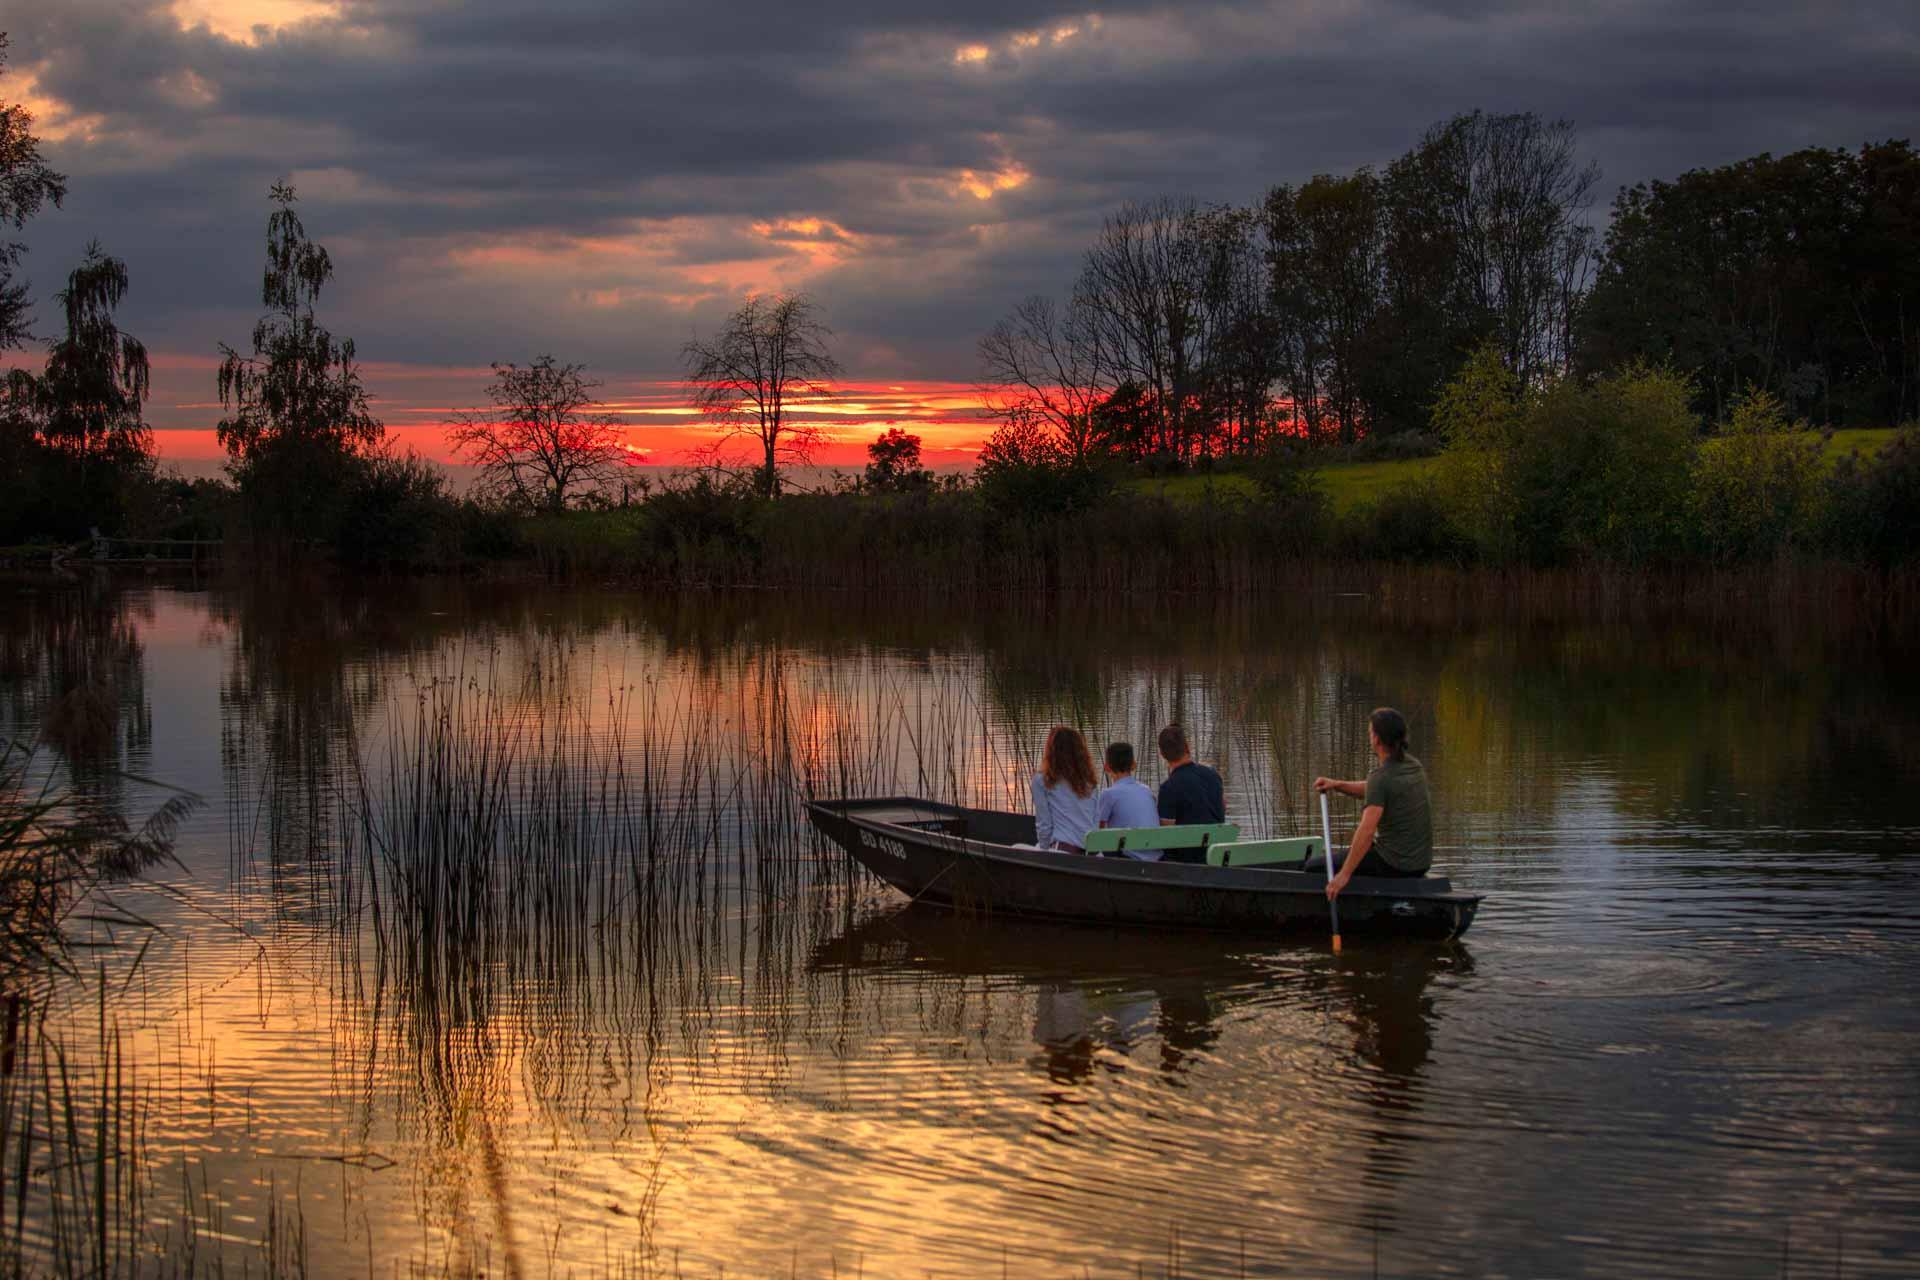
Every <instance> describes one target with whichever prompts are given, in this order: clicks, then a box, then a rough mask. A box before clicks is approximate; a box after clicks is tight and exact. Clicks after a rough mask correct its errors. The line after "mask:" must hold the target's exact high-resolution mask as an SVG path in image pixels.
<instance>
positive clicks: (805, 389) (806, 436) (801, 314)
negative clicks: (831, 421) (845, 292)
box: [680, 293, 840, 498]
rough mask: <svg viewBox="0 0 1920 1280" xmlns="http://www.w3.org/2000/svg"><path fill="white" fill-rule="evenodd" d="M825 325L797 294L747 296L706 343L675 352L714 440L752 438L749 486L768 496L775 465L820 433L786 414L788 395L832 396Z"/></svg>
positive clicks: (776, 483) (799, 456)
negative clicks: (754, 462)
mask: <svg viewBox="0 0 1920 1280" xmlns="http://www.w3.org/2000/svg"><path fill="white" fill-rule="evenodd" d="M832 338H833V330H832V329H830V328H828V327H827V324H826V322H825V321H824V320H822V319H821V318H820V310H819V308H818V307H817V306H816V305H815V304H814V302H813V301H812V299H810V298H808V297H806V296H805V295H804V294H791V293H776V294H772V295H765V294H752V295H750V296H749V297H748V298H747V300H746V302H745V303H744V304H742V305H741V307H740V309H739V310H737V311H735V312H734V313H733V314H732V315H730V316H728V317H727V320H726V323H725V324H723V325H722V326H721V327H720V332H719V333H717V334H716V335H714V337H712V338H711V339H709V340H707V341H701V340H700V339H699V338H698V337H695V338H694V339H693V340H692V341H690V342H688V343H687V345H686V346H685V347H683V348H682V349H681V353H680V354H681V360H682V362H683V363H684V364H685V366H686V370H687V381H688V382H689V383H690V384H691V386H692V388H693V407H694V408H695V409H697V410H698V411H699V412H700V413H702V414H704V415H705V416H706V417H708V418H709V419H711V420H712V421H713V423H714V424H715V426H717V427H718V428H719V430H720V442H721V443H723V444H724V443H725V442H727V441H729V440H734V439H739V438H742V437H745V438H748V439H751V440H754V441H756V442H757V443H758V444H759V446H760V450H761V463H760V465H759V467H758V468H757V475H756V480H755V483H756V485H757V487H758V488H759V490H760V492H761V494H762V495H764V496H765V497H768V498H771V497H773V496H774V495H775V494H777V493H779V491H780V465H781V463H782V462H802V463H803V462H806V461H807V460H808V459H809V458H810V457H811V456H812V453H813V450H814V448H815V447H816V446H817V445H818V444H819V443H820V440H821V432H820V429H819V428H818V427H816V426H813V425H812V424H810V423H806V422H795V421H794V420H793V419H792V418H791V417H789V416H788V413H789V407H790V401H791V400H792V398H793V397H795V396H818V397H824V396H828V395H831V394H832V391H831V390H830V389H829V388H828V387H827V385H826V384H827V382H828V381H829V380H830V379H833V378H837V377H839V376H840V363H839V361H837V360H835V359H834V358H833V353H832V352H831V351H830V350H829V349H828V345H827V344H828V343H829V342H830V341H831V340H832Z"/></svg>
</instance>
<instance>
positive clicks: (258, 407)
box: [215, 182, 386, 532]
mask: <svg viewBox="0 0 1920 1280" xmlns="http://www.w3.org/2000/svg"><path fill="white" fill-rule="evenodd" d="M269 196H270V198H271V199H272V201H273V203H274V205H275V206H276V207H275V209H274V210H273V212H272V213H271V214H270V215H268V217H267V262H266V272H265V275H264V277H263V281H262V285H261V291H260V297H261V302H262V303H263V304H264V305H265V307H266V313H265V314H264V315H262V316H261V317H260V321H259V323H257V324H256V325H255V326H254V329H253V352H252V354H251V355H242V354H241V353H240V352H239V351H237V350H235V349H234V348H232V347H230V346H227V345H226V344H225V343H222V344H221V346H220V351H221V357H222V358H221V361H220V375H219V390H220V404H221V407H222V409H223V410H224V412H225V414H226V416H225V417H223V418H222V419H221V421H220V423H219V425H218V426H217V427H216V428H215V434H216V435H217V437H218V438H219V441H220V443H221V444H222V445H223V446H225V448H226V450H227V453H228V455H229V457H230V458H231V462H230V463H229V468H228V469H229V470H230V471H231V472H232V474H233V476H234V478H235V479H236V480H237V481H238V482H239V483H240V486H241V489H242V491H243V492H244V493H245V494H246V495H247V497H248V499H249V501H248V508H249V513H250V515H251V517H252V519H253V520H254V522H255V524H256V527H258V526H260V525H262V524H265V525H270V526H273V527H276V528H279V529H288V530H292V529H303V530H307V531H309V532H311V531H314V530H316V529H322V528H325V527H326V522H325V517H326V514H327V513H326V511H324V510H323V508H324V507H325V505H326V504H328V503H329V502H331V501H333V500H335V499H336V498H337V497H338V495H339V493H340V491H341V490H342V488H343V487H344V485H345V484H346V483H347V482H348V480H349V478H350V476H351V474H352V464H353V462H354V460H355V458H356V457H357V456H360V455H364V454H366V453H368V452H370V451H372V450H373V449H374V448H376V447H377V446H378V445H379V444H380V442H381V441H382V439H383V438H384V437H385V434H386V430H385V428H384V427H383V426H382V425H381V423H380V421H379V419H377V418H375V417H374V415H373V411H372V409H371V408H370V407H369V406H368V404H367V393H366V389H365V388H364V387H363V386H361V383H360V369H359V366H358V365H357V364H356V363H355V360H354V348H353V341H352V339H350V338H335V337H334V336H333V334H332V333H331V332H329V331H328V330H327V328H326V327H325V326H324V325H322V324H321V323H320V321H319V319H318V318H317V316H316V315H315V310H314V304H315V303H316V302H317V300H318V299H319V297H320V291H321V289H323V288H324V287H325V286H326V284H327V282H328V281H329V280H331V279H332V278H333V260H332V259H331V258H330V257H328V255H327V251H326V249H324V248H323V247H321V246H320V245H318V244H316V243H314V242H313V241H312V240H311V239H309V238H308V236H307V231H306V227H305V226H304V225H303V224H302V223H301V221H300V215H299V214H298V213H296V212H295V211H294V207H293V206H294V201H295V195H294V190H293V187H292V186H290V185H288V184H286V183H284V182H280V183H275V184H274V185H273V187H272V189H271V190H270V192H269Z"/></svg>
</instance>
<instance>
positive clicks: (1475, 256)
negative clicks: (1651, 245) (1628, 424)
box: [1416, 111, 1600, 383]
mask: <svg viewBox="0 0 1920 1280" xmlns="http://www.w3.org/2000/svg"><path fill="white" fill-rule="evenodd" d="M1577 147H1578V133H1577V131H1576V130H1575V128H1574V126H1573V125H1572V123H1570V122H1569V121H1565V120H1553V121H1548V120H1543V119H1541V118H1540V117H1539V116H1537V115H1534V114H1532V113H1531V112H1528V113H1525V114H1518V115H1488V114H1486V113H1485V112H1482V111H1474V112H1471V113H1469V114H1466V115H1459V116H1455V117H1454V118H1453V119H1451V120H1448V121H1447V122H1445V123H1444V124H1438V125H1435V126H1434V127H1433V128H1432V129H1430V130H1428V131H1427V135H1426V136H1425V137H1424V138H1422V139H1421V140H1420V145H1419V147H1418V148H1416V155H1417V156H1418V157H1419V158H1420V159H1421V160H1422V161H1423V162H1424V163H1425V164H1426V166H1427V170H1428V173H1429V174H1430V175H1431V180H1432V182H1433V191H1434V196H1435V198H1437V200H1438V201H1439V203H1440V205H1441V208H1442V209H1443V210H1444V216H1445V219H1446V221H1447V223H1448V224H1449V227H1450V230H1451V232H1452V235H1453V237H1454V242H1455V244H1456V245H1457V247H1458V252H1459V253H1460V255H1461V262H1460V268H1461V271H1462V273H1463V274H1462V279H1463V282H1464V284H1465V288H1466V292H1467V296H1468V298H1469V300H1470V302H1471V303H1472V305H1474V306H1475V307H1476V308H1477V309H1478V310H1479V311H1480V312H1481V313H1482V314H1483V315H1484V316H1486V317H1487V319H1488V321H1489V323H1490V325H1491V328H1492V331H1493V335H1494V339H1495V341H1497V342H1498V343H1499V344H1500V352H1501V356H1502V357H1503V358H1504V359H1505V360H1506V362H1507V367H1508V368H1510V369H1512V370H1513V371H1514V372H1515V373H1517V374H1519V375H1520V378H1521V381H1522V382H1523V383H1525V382H1527V381H1530V380H1531V379H1533V378H1534V377H1537V376H1539V375H1540V374H1542V373H1546V372H1550V371H1554V370H1559V369H1563V368H1565V366H1566V361H1567V355H1568V351H1567V345H1568V337H1569V320H1570V316H1571V312H1572V310H1573V308H1574V305H1575V304H1576V303H1577V302H1578V300H1579V298H1580V296H1581V295H1582V294H1583V293H1584V292H1585V290H1586V286H1587V282H1588V276H1589V275H1590V273H1591V268H1592V264H1593V257H1594V250H1595V240H1594V232H1593V229H1592V227H1591V226H1590V225H1589V224H1588V222H1587V217H1586V215H1587V210H1588V208H1589V206H1591V204H1592V202H1593V192H1594V188H1595V187H1596V186H1597V185H1598V184H1599V181H1600V171H1599V168H1598V166H1596V165H1594V164H1593V163H1591V162H1588V163H1585V164H1583V163H1581V161H1580V159H1579V155H1578V150H1577Z"/></svg>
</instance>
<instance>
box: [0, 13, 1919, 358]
mask: <svg viewBox="0 0 1920 1280" xmlns="http://www.w3.org/2000/svg"><path fill="white" fill-rule="evenodd" d="M263 2H266V0H263ZM271 3H272V5H273V8H274V10H275V11H277V13H278V15H279V16H280V17H281V18H282V20H283V21H284V20H285V18H286V16H287V15H288V13H289V12H290V9H291V5H290V3H289V0H271ZM246 12H247V4H246V3H245V0H182V3H181V4H180V5H178V6H176V5H174V4H169V3H162V2H161V0H60V2H59V3H55V4H48V3H46V0H0V28H4V29H7V30H9V31H10V32H11V33H12V35H13V40H14V60H15V68H14V70H13V71H12V72H11V73H10V75H9V78H8V80H6V81H0V98H10V97H11V96H12V93H9V92H8V90H9V89H11V90H13V92H18V91H19V90H20V89H21V87H22V86H23V84H24V83H25V81H26V80H28V79H30V80H31V81H32V83H33V85H34V90H33V93H34V97H35V98H36V99H37V100H45V101H48V102H52V103H56V104H58V106H59V108H60V110H61V112H62V113H64V115H63V118H58V119H56V118H54V117H52V116H49V117H48V119H47V121H46V123H47V124H48V126H49V130H48V132H49V140H48V144H47V148H46V149H47V152H48V154H49V155H50V157H51V158H52V159H53V160H54V161H55V162H56V163H57V164H58V165H59V166H60V167H62V168H63V169H65V170H66V171H67V172H68V173H69V174H70V176H71V177H72V179H73V194H72V197H71V199H70V201H69V205H68V208H67V209H66V210H65V211H64V212H62V213H58V214H51V215H48V216H46V217H44V218H43V219H42V220H41V221H40V222H38V223H36V224H35V225H34V226H33V227H32V228H30V233H29V239H30V243H31V246H32V254H31V259H30V261H31V265H32V270H33V271H34V272H35V273H36V275H37V277H38V278H39V279H40V281H41V282H42V286H43V292H45V290H46V286H47V285H48V284H49V283H50V282H52V281H53V280H55V279H56V277H57V274H58V272H59V271H60V270H62V269H63V268H64V266H65V265H66V264H68V263H70V262H71V261H72V260H73V259H74V258H75V257H77V254H78V252H79V249H80V246H81V245H82V244H83V243H84V241H85V240H86V239H87V238H89V237H93V236H98V237H99V238H100V239H102V240H103V241H104V242H105V243H106V245H107V246H108V248H109V249H110V250H111V251H114V252H116V253H119V254H120V255H121V256H123V257H125V258H126V259H127V260H128V263H129V266H130V267H131V269H132V271H133V278H134V293H133V298H132V300H131V306H130V309H129V313H128V321H129V327H130V328H133V329H134V330H135V331H136V332H139V333H141V335H142V336H143V337H145V339H146V340H147V341H148V343H149V345H151V346H153V347H155V348H157V349H164V350H170V351H177V352H185V353H209V352H211V351H212V349H213V345H214V343H215V342H216V341H217V340H219V339H222V338H225V339H227V340H229V341H236V342H237V341H239V340H240V339H241V338H242V337H244V335H245V333H246V332H247V330H248V327H249V325H250V321H251V318H252V315H253V312H254V301H253V300H254V296H255V292H256V291H257V289H258V278H259V270H260V266H259V261H260V259H259V255H260V240H261V233H262V221H263V217H264V213H265V201H264V195H265V189H266V186H267V184H268V183H269V182H270V181H272V180H274V179H276V178H279V177H282V176H286V175H289V174H291V175H294V176H295V177H296V179H297V181H298V182H299V185H300V187H301V190H302V197H303V199H302V209H303V211H304V213H305V215H306V217H307V219H308V222H309V225H310V227H311V229H312V230H313V231H314V232H315V234H316V235H317V236H318V237H319V238H320V239H322V240H323V241H324V242H325V243H327V244H328V245H329V247H330V248H331V249H332V251H333V253H334V257H335V260H336V262H337V263H338V265H339V277H338V281H337V284H336V287H335V289H334V292H333V294H332V295H331V296H330V297H329V298H328V299H327V300H326V310H327V312H328V315H329V318H330V319H331V321H332V322H333V323H334V325H335V326H336V327H337V328H338V329H339V330H340V331H342V332H345V333H350V334H353V335H354V336H355V337H356V338H357V339H358V340H359V343H360V347H361V350H362V351H363V353H365V354H367V355H368V356H370V357H373V358H377V359H380V360H386V361H398V362H421V363H430V364H461V365H473V364H477V363H482V362H484V361H486V360H488V359H494V358H509V357H514V356H521V357H524V356H525V355H526V354H527V353H530V352H534V351H541V350H554V351H557V352H560V353H562V354H564V355H568V356H571V357H575V358H581V359H585V360H588V361H589V362H591V363H592V364H594V365H595V366H596V367H600V368H603V369H608V370H620V371H625V372H627V373H631V374H635V375H646V374H665V373H669V372H671V371H672V367H673V357H674V352H675V351H676V349H677V348H678V346H679V344H680V343H681V342H682V341H683V340H684V339H685V337H686V335H687V333H688V332H689V330H690V329H691V327H693V326H695V325H699V326H708V325H711V324H712V323H713V322H714V321H715V320H716V319H717V318H718V316H719V315H720V314H721V313H723V312H724V310H725V309H726V307H727V306H728V305H729V302H730V301H731V300H732V299H733V298H735V297H737V295H738V292H739V291H740V290H741V289H744V288H746V287H749V286H750V285H754V284H761V285H771V284H779V283H785V284H789V285H802V286H805V287H807V288H810V289H812V290H813V291H815V292H816V293H817V294H818V295H819V296H820V297H821V299H822V300H823V301H824V302H825V303H826V304H827V306H828V307H829V308H830V310H831V312H832V314H833V318H834V320H835V323H836V325H837V327H838V328H839V330H840V331H841V333H842V334H843V336H844V338H845V340H846V342H847V343H848V350H849V353H850V354H854V355H855V356H857V357H862V358H871V359H873V360H877V361H882V362H887V363H888V367H884V368H871V369H862V370H860V371H859V372H862V373H865V374H870V375H872V376H879V377H885V376H895V377H916V376H917V377H929V378H966V377H968V376H970V375H971V373H972V371H973V366H972V347H973V342H974V338H975V336H976V335H977V334H978V333H979V332H980V331H981V330H982V329H983V328H985V327H986V326H987V325H988V324H990V323H991V322H992V320H993V319H994V318H995V316H996V315H998V314H999V313H1000V312H1001V311H1003V310H1004V309H1005V308H1006V307H1007V306H1008V305H1010V304H1011V303H1012V302H1014V301H1016V300H1017V299H1018V298H1019V297H1021V296H1023V295H1024V294H1027V293H1029V292H1033V291H1035V290H1056V289H1059V288H1062V287H1064V285H1065V284H1066V283H1067V281H1068V280H1069V279H1070V278H1071V276H1072V274H1073V272H1074V267H1075V259H1076V257H1077V254H1078V252H1079V249H1080V247H1081V246H1082V245H1083V244H1084V243H1085V242H1086V240H1087V238H1088V236H1089V235H1090V233H1091V232H1092V230H1093V229H1094V228H1095V227H1096V226H1097V224H1098V221H1099V218H1100V216H1101V214H1102V213H1103V212H1104V211H1105V210H1107V209H1110V208H1112V207H1113V206H1114V205H1116V204H1117V203H1119V202H1120V201H1122V200H1125V199H1129V198H1138V197H1144V196H1150V195H1154V194H1159V193H1162V192H1166V191H1181V192H1188V193H1191V194H1194V195H1197V196H1199V197H1201V198H1203V199H1210V200H1249V199H1252V198H1255V197H1256V196H1257V195H1258V194H1259V192H1260V191H1262V190H1263V189H1264V188H1265V187H1267V186H1269V185H1271V184H1272V183H1274V182H1278V181H1298V180H1301V179H1303V178H1305V177H1308V176H1310V175H1311V174H1313V173H1315V172H1324V171H1341V170H1345V169H1350V168H1352V167H1354V166H1356V165H1360V164H1382V163H1384V162H1386V161H1387V160H1389V159H1391V158H1392V157H1393V156H1394V155H1395V154H1397V153H1399V152H1400V151H1402V150H1404V149H1405V148H1406V147H1407V146H1408V145H1410V144H1411V143H1412V142H1413V141H1414V140H1415V139H1416V138H1417V137H1418V135H1419V134H1420V132H1421V131H1422V130H1423V129H1424V128H1425V127H1426V126H1427V125H1428V124H1430V123H1431V122H1433V121H1434V120H1436V119H1439V118H1442V117H1444V116H1446V115H1448V114H1450V113H1452V112H1455V111H1460V110H1467V109H1471V108H1474V107H1486V108H1488V109H1491V110H1501V111H1509V110H1533V111H1539V112H1541V113H1542V114H1545V115H1550V116H1560V117H1567V118H1571V119H1573V120H1575V121H1576V122H1578V123H1579V124H1580V125H1581V126H1582V128H1583V136H1584V138H1585V140H1586V145H1587V146H1588V149H1589V150H1590V152H1591V153H1592V155H1593V156H1594V158H1595V159H1596V160H1597V161H1598V162H1599V163H1600V165H1601V166H1602V169H1603V171H1604V175H1605V184H1606V187H1607V189H1609V190H1610V189H1611V188H1612V187H1613V186H1614V185H1617V184H1620V183H1627V182H1633V181H1638V180H1641V179H1644V178H1647V177H1655V176H1668V175H1671V174H1674V173H1676V172H1678V171H1680V170H1682V169H1685V168H1688V167H1692V166H1694V165H1700V164H1713V163H1720V162H1723V161H1726V160H1729V159H1732V158H1735V157H1737V156H1740V155H1745V154H1750V153H1752V152H1755V151H1759V150H1774V151H1781V150H1788V149H1791V148H1794V147H1799V146H1804V145H1808V144H1816V143H1817V144H1821V145H1841V146H1851V145H1856V144H1858V143H1859V142H1861V141H1863V140H1866V139H1869V138H1882V137H1886V136H1904V135H1907V134H1910V133H1912V132H1913V128H1914V123H1915V121H1916V119H1920V90H1916V88H1915V87H1914V85H1915V78H1914V76H1913V74H1912V72H1913V67H1914V66H1915V65H1916V55H1917V54H1920V11H1916V10H1915V8H1914V6H1912V5H1911V4H1910V3H1902V4H1892V3H1877V4H1876V3H1869V4H1864V5H1853V6H1848V8H1847V9H1846V10H1845V12H1844V15H1837V14H1836V13H1835V12H1834V11H1833V10H1832V9H1830V8H1829V7H1826V6H1816V5H1811V4H1788V3H1770V4H1767V3H1763V4H1738V5H1735V4H1688V5H1673V4H1669V3H1664V2H1663V0H1623V2H1621V3H1612V4H1605V5H1586V6H1569V5H1558V4H1555V5H1545V4H1534V5H1528V4H1518V3H1511V4H1503V5H1490V4H1486V3H1474V4H1467V3H1464V2H1460V3H1450V2H1441V0H1400V2H1398V3H1392V2H1385V0H1357V2H1347V0H1304V2H1298V3H1286V4H1279V3H1268V4H1182V5H1143V4H1117V5H1102V6H1098V7H1089V6H1087V5H1084V4H1074V5H1068V4H1060V5H1044V4H1043V5H1036V4H1033V3H1029V2H1024V0H1023V2H1022V3H1013V2H1012V0H986V2H985V3H981V2H979V0H970V2H968V3H941V4H915V5H900V4H898V3H895V2H894V0H886V2H884V3H883V2H882V0H826V2H825V3H819V4H811V5H796V4H792V3H790V0H779V2H776V0H750V2H748V3H716V2H712V0H701V2H695V0H672V2H669V3H652V4H645V3H632V2H631V0H560V2H559V3H552V2H549V3H546V4H541V5H529V4H526V3H524V2H523V0H521V2H516V3H511V4H509V3H504V2H500V0H488V2H484V3H462V4H449V3H442V2H440V0H345V2H344V3H342V4H339V5H337V6H333V7H331V8H329V7H325V6H316V7H315V8H314V9H313V10H311V16H309V17H307V18H305V19H304V20H300V21H295V22H292V23H291V25H281V26H278V27H263V28H261V29H260V30H258V31H257V32H253V33H247V32H244V31H240V30H239V29H238V28H237V27H236V26H235V25H234V22H235V16H236V15H241V16H244V14H245V13H246ZM204 13H212V14H214V15H216V17H219V18H221V19H222V21H221V22H216V23H215V24H214V25H212V26H209V25H199V24H195V23H192V22H188V21H183V19H182V16H181V15H182V14H187V15H194V14H204ZM223 31H224V32H225V33H224V34H223ZM235 34H238V35H240V36H241V37H243V38H239V39H236V38H232V36H233V35H235Z"/></svg>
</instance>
